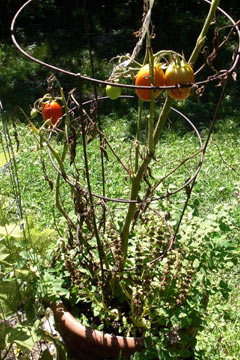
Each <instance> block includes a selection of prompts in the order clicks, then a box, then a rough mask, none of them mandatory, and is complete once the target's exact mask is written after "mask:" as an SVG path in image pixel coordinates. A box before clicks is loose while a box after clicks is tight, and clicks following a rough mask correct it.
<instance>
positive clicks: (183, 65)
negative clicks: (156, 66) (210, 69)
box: [165, 60, 194, 100]
mask: <svg viewBox="0 0 240 360" xmlns="http://www.w3.org/2000/svg"><path fill="white" fill-rule="evenodd" d="M193 82H194V72H193V69H192V67H191V65H190V64H188V63H187V62H186V61H184V60H182V61H179V63H177V62H171V63H170V64H169V65H168V67H167V69H166V71H165V85H166V86H170V85H178V84H179V85H182V84H188V83H193ZM167 93H168V95H169V96H171V97H172V98H173V99H175V100H184V99H186V98H187V97H188V96H189V95H190V93H191V87H183V88H179V89H168V90H167Z"/></svg>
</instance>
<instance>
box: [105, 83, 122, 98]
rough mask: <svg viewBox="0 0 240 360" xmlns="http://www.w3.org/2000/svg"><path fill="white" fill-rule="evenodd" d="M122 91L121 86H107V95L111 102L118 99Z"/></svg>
mask: <svg viewBox="0 0 240 360" xmlns="http://www.w3.org/2000/svg"><path fill="white" fill-rule="evenodd" d="M121 92H122V89H121V88H120V86H112V85H107V86H106V94H107V96H108V97H109V98H110V99H111V100H115V99H117V98H118V97H119V96H120V95H121Z"/></svg>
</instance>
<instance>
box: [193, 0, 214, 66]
mask: <svg viewBox="0 0 240 360" xmlns="http://www.w3.org/2000/svg"><path fill="white" fill-rule="evenodd" d="M219 3H220V0H212V2H211V6H210V9H209V12H208V15H207V17H206V20H205V22H204V25H203V28H202V31H201V32H200V35H199V36H198V39H197V41H196V45H195V48H194V49H193V52H192V54H191V56H190V58H189V61H188V62H189V63H190V64H192V65H193V64H194V63H195V61H196V60H197V58H198V55H199V53H200V51H201V49H202V47H203V45H204V43H205V41H206V34H207V32H208V29H209V26H210V25H211V22H212V19H213V17H214V14H215V12H216V10H217V7H218V5H219Z"/></svg>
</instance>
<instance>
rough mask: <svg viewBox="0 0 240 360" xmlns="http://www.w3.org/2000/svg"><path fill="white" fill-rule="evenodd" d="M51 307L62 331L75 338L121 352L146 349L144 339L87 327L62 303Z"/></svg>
mask: <svg viewBox="0 0 240 360" xmlns="http://www.w3.org/2000/svg"><path fill="white" fill-rule="evenodd" d="M50 307H51V309H52V310H53V312H54V316H55V318H56V320H57V323H58V326H59V327H60V329H61V330H62V329H63V328H66V329H67V330H68V331H70V332H71V334H72V335H73V336H78V337H80V338H82V339H84V340H85V341H87V342H89V343H94V344H95V345H98V346H104V347H111V348H112V347H114V348H115V349H119V350H121V349H124V348H126V347H127V348H128V349H129V350H130V349H135V351H137V350H139V351H140V350H144V349H145V345H144V338H143V337H130V336H119V335H114V334H109V333H106V332H103V331H99V330H96V329H93V328H91V327H89V326H85V325H83V324H81V323H80V321H78V320H77V319H76V318H75V317H74V316H73V315H72V314H71V313H70V312H69V311H68V310H67V309H66V307H65V306H64V304H63V303H62V302H58V303H57V304H50ZM60 333H61V331H60ZM62 337H63V339H64V334H62Z"/></svg>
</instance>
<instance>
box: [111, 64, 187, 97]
mask: <svg viewBox="0 0 240 360" xmlns="http://www.w3.org/2000/svg"><path fill="white" fill-rule="evenodd" d="M153 73H154V74H153V77H154V85H155V86H176V85H183V84H192V83H193V82H194V72H193V69H192V67H191V65H190V64H188V63H187V62H186V61H184V60H181V61H179V62H171V63H170V64H169V65H168V66H167V68H166V71H165V72H164V71H163V69H162V66H161V64H157V65H154V69H153ZM135 85H136V86H150V85H151V75H150V67H149V64H146V65H144V66H142V67H141V69H140V70H139V72H138V73H137V76H136V80H135ZM160 92H161V91H160V90H156V91H155V94H154V96H155V98H156V97H157V96H158V95H159V94H160ZM190 92H191V87H178V88H174V89H167V93H168V95H169V96H171V97H172V98H173V99H175V100H183V99H186V98H187V97H188V96H189V95H190ZM106 93H107V95H108V96H109V97H110V99H112V100H114V99H117V98H118V97H119V96H120V94H121V87H117V86H111V85H107V87H106ZM136 93H137V95H138V97H139V98H141V99H142V100H143V101H150V100H151V98H152V91H151V90H150V89H136Z"/></svg>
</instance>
